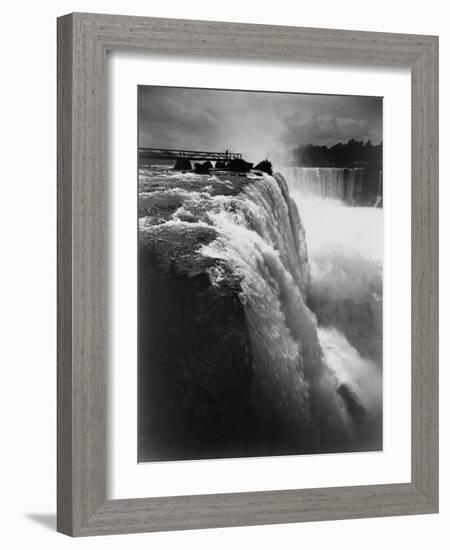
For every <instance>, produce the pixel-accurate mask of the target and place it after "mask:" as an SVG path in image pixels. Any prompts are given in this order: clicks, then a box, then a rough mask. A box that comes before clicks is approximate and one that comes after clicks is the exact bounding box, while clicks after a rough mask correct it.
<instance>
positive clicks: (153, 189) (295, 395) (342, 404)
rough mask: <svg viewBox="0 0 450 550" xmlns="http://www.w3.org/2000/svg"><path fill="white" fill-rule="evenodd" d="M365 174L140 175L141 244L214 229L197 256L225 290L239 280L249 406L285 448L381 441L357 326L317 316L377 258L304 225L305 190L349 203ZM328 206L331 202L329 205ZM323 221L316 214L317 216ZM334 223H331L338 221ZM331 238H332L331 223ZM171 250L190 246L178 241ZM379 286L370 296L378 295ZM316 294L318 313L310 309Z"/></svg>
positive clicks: (350, 446) (372, 368)
mask: <svg viewBox="0 0 450 550" xmlns="http://www.w3.org/2000/svg"><path fill="white" fill-rule="evenodd" d="M361 172H362V171H361V170H358V169H354V170H347V171H345V170H343V169H325V168H288V169H286V170H285V175H286V179H284V177H283V176H281V175H280V174H275V175H274V176H268V175H264V176H256V175H250V176H249V177H245V176H244V178H240V179H239V178H238V179H237V180H236V181H231V176H217V175H212V176H206V175H196V174H178V173H177V174H173V173H167V174H162V175H161V174H160V175H158V176H157V177H156V176H155V175H151V177H150V176H148V174H146V173H145V171H143V172H142V174H141V177H140V182H141V183H140V204H141V208H142V211H143V212H144V215H142V216H141V218H140V234H141V237H140V239H142V242H144V241H145V240H146V239H147V238H150V237H151V239H153V242H154V243H157V244H156V245H157V246H160V244H159V243H161V242H164V239H166V238H167V239H168V242H170V243H175V242H176V243H179V242H181V243H183V242H184V240H185V239H186V236H189V239H190V241H193V240H194V239H193V238H192V235H193V234H194V232H198V234H199V235H200V234H203V233H204V234H205V235H206V234H207V235H208V238H207V239H206V238H203V237H202V238H201V239H199V242H200V243H201V244H200V245H199V246H198V248H197V249H196V251H195V254H196V256H195V258H196V259H197V260H198V269H196V273H197V272H199V271H200V270H204V271H205V272H206V273H207V276H208V278H209V281H210V284H211V285H212V287H215V288H217V289H219V291H220V288H222V287H224V285H227V281H231V279H230V277H232V280H233V281H236V280H238V281H239V290H238V297H239V300H240V302H241V304H242V306H243V308H244V311H245V317H246V322H247V327H248V330H249V336H250V341H251V348H252V357H253V359H252V360H253V378H252V390H251V400H252V408H253V410H254V413H255V415H256V416H257V418H258V419H259V420H258V422H259V424H260V425H261V426H264V427H265V428H264V430H262V431H263V432H264V435H263V437H266V438H268V440H271V439H272V438H276V439H277V440H283V441H284V442H285V444H284V446H283V447H282V449H283V451H285V452H288V453H289V452H296V453H300V452H305V453H306V452H336V451H338V450H357V449H359V450H361V449H364V448H370V449H378V448H379V446H380V436H379V429H381V428H380V427H381V406H380V403H381V393H380V392H381V389H379V390H377V389H376V390H372V388H373V387H377V388H378V387H379V388H381V384H378V386H377V384H375V385H374V384H370V383H368V380H371V379H373V380H378V381H379V380H380V371H379V369H378V370H377V366H376V365H375V363H374V361H368V360H366V359H364V358H363V357H362V356H361V354H360V353H359V351H357V350H356V348H355V347H354V346H353V345H352V344H351V343H350V341H349V339H348V338H351V336H352V334H351V331H350V332H349V336H348V337H347V336H346V333H345V328H346V327H345V326H343V324H342V323H341V319H340V318H339V319H338V318H337V319H336V323H335V324H336V326H334V325H332V326H327V327H325V326H320V323H319V321H320V320H319V318H318V315H319V313H318V312H323V309H324V307H325V306H327V305H328V304H331V305H332V306H333V307H334V304H335V301H333V300H336V299H339V300H341V299H344V300H348V297H347V296H345V295H344V296H338V297H336V296H334V295H333V292H332V290H333V288H334V287H333V285H335V286H337V287H338V288H339V289H341V292H345V285H349V284H350V285H351V281H352V280H353V278H352V277H356V273H357V272H358V270H359V271H361V269H363V268H364V269H366V271H367V272H369V273H370V272H371V269H372V267H371V266H372V264H370V266H369V267H367V265H369V264H367V262H366V263H364V262H362V263H361V265H360V263H359V262H358V261H353V260H352V261H348V258H347V257H346V256H345V255H342V254H341V253H339V254H336V250H335V249H333V251H332V252H330V253H329V252H328V251H327V250H325V249H324V248H323V247H322V246H318V245H317V239H316V242H315V241H314V238H313V240H312V248H311V249H310V247H309V239H310V234H309V227H308V225H307V226H306V227H305V226H304V225H303V221H302V219H303V216H304V212H303V207H304V204H303V202H302V201H303V195H304V194H306V195H307V196H308V195H315V200H316V201H317V200H318V197H317V195H318V196H319V197H324V198H333V199H340V201H345V202H347V203H352V201H353V200H354V199H355V196H356V195H357V193H358V187H359V186H360V179H361ZM228 178H230V179H228ZM300 191H301V193H300ZM150 198H151V200H152V204H153V205H155V204H156V205H158V211H157V215H153V214H152V215H150V214H151V212H150V211H151V208H150V207H149V208H147V206H146V205H147V201H149V200H150ZM320 200H321V199H320ZM321 202H322V203H327V205H328V208H329V207H330V206H329V203H330V201H323V200H321ZM149 204H150V202H149ZM162 205H163V206H164V209H163V208H162ZM168 205H170V209H169V210H167V207H168ZM339 205H341V206H340V208H341V207H342V203H341V202H339ZM346 210H349V211H352V212H353V211H354V212H355V213H357V211H358V210H359V209H358V208H347V209H346ZM372 210H374V211H375V209H372ZM167 212H169V214H168V213H167ZM305 214H306V212H305ZM320 216H321V213H320V211H317V215H316V218H317V217H319V218H320ZM328 218H329V219H328V222H331V221H333V216H328ZM306 219H307V220H308V223H309V220H310V218H308V216H306ZM338 219H339V218H336V220H338ZM335 223H336V222H335ZM322 225H323V222H322ZM328 233H329V234H331V235H333V228H332V227H331V229H330V230H329V232H328ZM311 234H312V235H313V236H314V231H313V232H312V233H311ZM166 235H167V236H169V235H170V238H169V237H166ZM211 235H213V238H210V236H211ZM202 240H203V241H204V242H203V243H202V242H201V241H202ZM307 243H308V245H307ZM341 244H342V243H341ZM174 250H176V251H178V250H182V247H181V246H179V245H178V244H177V245H176V248H175V249H174ZM311 250H312V252H313V256H312V257H311ZM176 253H177V254H178V253H179V252H176ZM327 254H328V255H327ZM186 258H188V256H186ZM197 260H196V261H197ZM335 260H336V261H337V262H338V263H336V264H334V263H333V262H334V261H335ZM183 261H184V260H183ZM186 261H187V260H186ZM189 261H190V260H189ZM330 265H331V267H330ZM369 278H370V277H369ZM355 280H356V279H355ZM358 280H360V285H361V289H358V291H357V292H356V291H355V292H356V294H357V296H356V294H355V295H353V294H352V295H351V299H352V300H353V299H355V300H356V301H355V304H356V305H355V311H356V312H357V313H358V314H359V309H358V307H359V302H360V301H361V300H363V299H365V294H364V293H365V292H366V290H367V289H366V286H367V280H368V278H367V273H366V272H364V271H361V277H360V279H358ZM342 281H345V284H341V283H342ZM230 284H231V282H229V285H230ZM229 285H228V286H229ZM374 288H375V287H374ZM374 288H372V287H371V289H370V292H372V293H375V290H376V289H374ZM343 289H344V290H343ZM350 290H351V291H353V290H354V289H350ZM349 292H350V291H349ZM349 296H350V294H349ZM355 296H356V297H355ZM314 300H315V302H316V303H317V304H319V305H318V309H317V311H316V310H315V309H314V307H312V305H311V304H312V303H313V302H314ZM358 300H359V301H358ZM374 301H376V300H375V298H374ZM336 303H337V302H336ZM352 303H353V302H352ZM324 304H325V306H324ZM346 307H348V306H346ZM352 307H353V306H352ZM355 311H353V310H352V311H351V312H350V313H351V314H353V315H355ZM363 314H364V311H363V312H362V314H361V315H363ZM350 317H351V315H350ZM367 388H370V392H369V391H368V390H367ZM373 392H374V393H375V395H374V394H373ZM374 426H375V427H374ZM361 434H364V436H362V435H361Z"/></svg>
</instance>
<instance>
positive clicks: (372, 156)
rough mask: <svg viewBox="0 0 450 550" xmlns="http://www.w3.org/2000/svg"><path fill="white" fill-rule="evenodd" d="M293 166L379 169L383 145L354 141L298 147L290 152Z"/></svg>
mask: <svg viewBox="0 0 450 550" xmlns="http://www.w3.org/2000/svg"><path fill="white" fill-rule="evenodd" d="M292 156H293V164H294V165H295V166H319V167H320V166H336V167H341V168H351V167H353V166H371V167H372V168H378V169H381V167H382V162H383V144H382V143H380V144H379V145H372V143H371V141H370V140H369V141H367V142H365V143H364V142H363V141H356V140H354V139H351V140H349V141H348V142H347V143H336V145H333V146H332V147H327V146H326V145H312V144H309V145H300V146H299V147H297V148H295V149H294V150H293V151H292Z"/></svg>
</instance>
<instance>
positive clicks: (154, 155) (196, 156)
mask: <svg viewBox="0 0 450 550" xmlns="http://www.w3.org/2000/svg"><path fill="white" fill-rule="evenodd" d="M139 158H140V159H169V160H177V159H180V158H182V159H189V160H222V161H225V162H226V161H229V160H234V159H242V155H241V153H230V152H229V151H225V153H222V152H220V153H219V152H214V151H190V150H188V149H149V148H147V147H140V148H139Z"/></svg>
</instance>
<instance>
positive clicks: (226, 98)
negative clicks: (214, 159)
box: [139, 86, 382, 161]
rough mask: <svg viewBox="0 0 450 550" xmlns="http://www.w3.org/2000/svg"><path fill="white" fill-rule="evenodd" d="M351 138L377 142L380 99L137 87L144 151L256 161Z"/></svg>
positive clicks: (380, 113) (380, 125) (380, 107)
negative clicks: (223, 154) (238, 155)
mask: <svg viewBox="0 0 450 550" xmlns="http://www.w3.org/2000/svg"><path fill="white" fill-rule="evenodd" d="M352 138H353V139H357V140H364V141H366V140H368V139H370V140H372V142H373V143H379V142H380V141H381V139H382V100H381V98H374V97H357V96H332V95H309V94H286V93H271V92H240V91H226V90H204V89H189V88H164V87H153V86H141V87H139V145H140V146H142V147H164V148H183V149H203V150H208V151H212V150H218V151H224V150H225V149H228V150H234V151H239V152H242V153H243V154H244V156H245V157H246V158H248V159H249V160H252V161H257V160H258V159H260V158H262V157H264V156H267V155H270V154H271V153H281V152H286V151H290V150H292V149H293V148H294V147H296V146H297V145H301V144H306V143H314V144H323V145H333V144H335V143H338V142H339V141H348V140H349V139H352Z"/></svg>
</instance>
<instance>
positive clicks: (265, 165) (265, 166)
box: [254, 159, 272, 176]
mask: <svg viewBox="0 0 450 550" xmlns="http://www.w3.org/2000/svg"><path fill="white" fill-rule="evenodd" d="M254 169H255V170H261V172H266V174H269V176H271V175H272V163H271V162H270V161H269V160H267V159H265V160H263V161H261V162H260V163H259V164H257V165H256V166H255V168H254Z"/></svg>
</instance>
